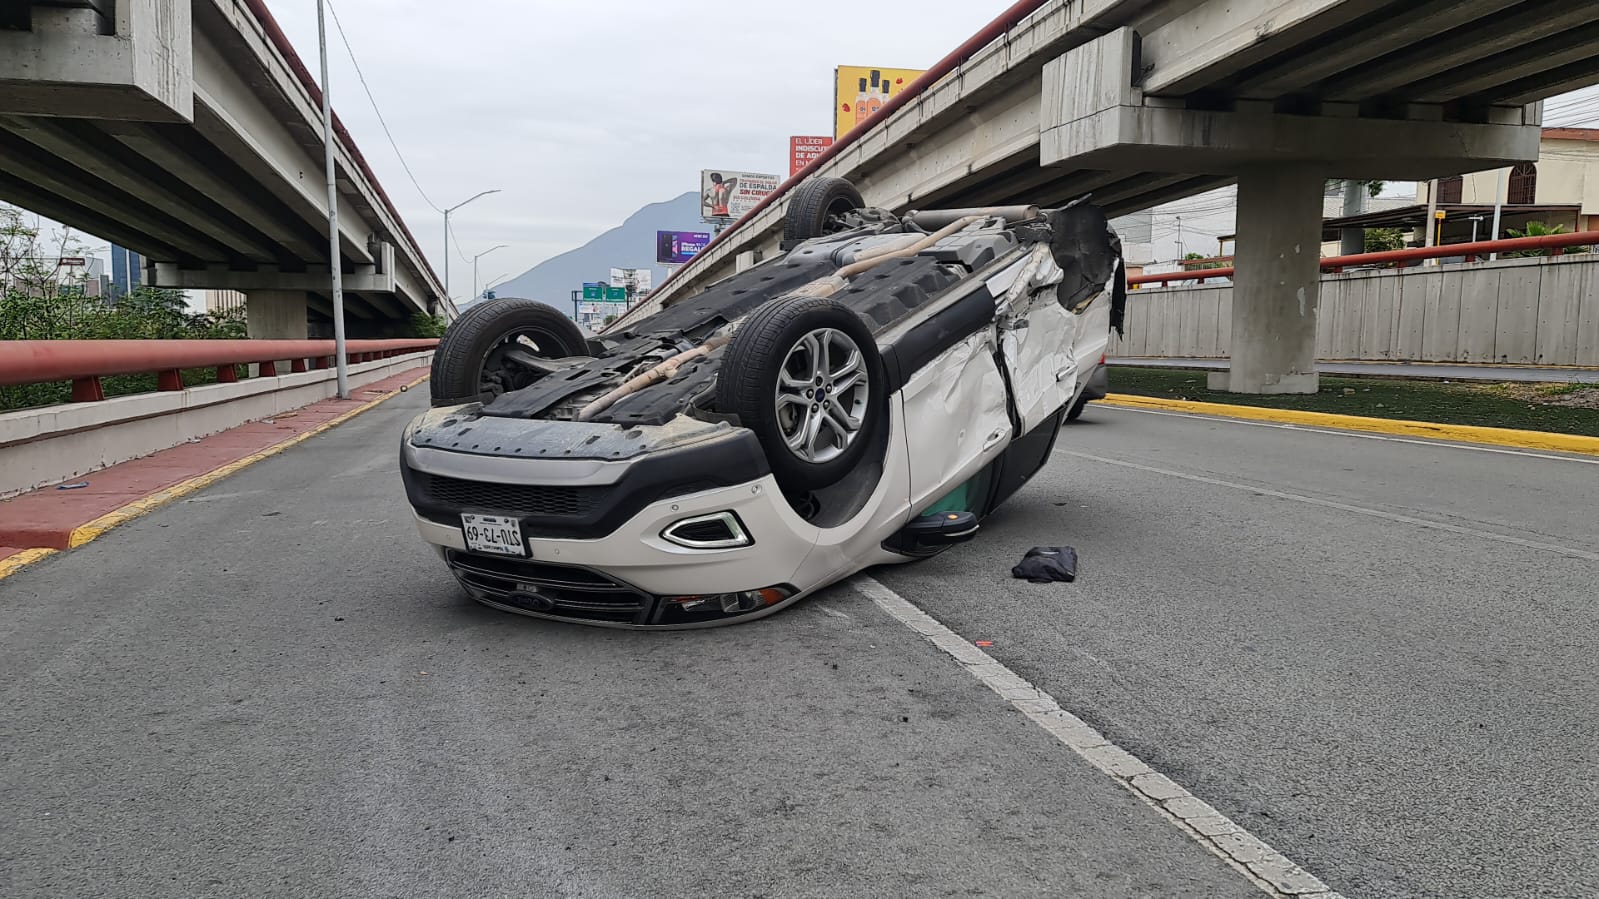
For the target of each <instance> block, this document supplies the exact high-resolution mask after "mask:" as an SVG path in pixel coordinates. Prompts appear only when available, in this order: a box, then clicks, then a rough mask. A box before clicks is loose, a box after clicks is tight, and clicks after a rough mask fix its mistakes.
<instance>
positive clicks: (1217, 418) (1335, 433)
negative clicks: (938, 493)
mask: <svg viewBox="0 0 1599 899" xmlns="http://www.w3.org/2000/svg"><path fill="white" fill-rule="evenodd" d="M1095 408H1098V409H1105V410H1112V409H1113V410H1115V411H1117V412H1137V413H1139V414H1140V415H1169V416H1171V417H1172V418H1192V419H1194V420H1195V421H1209V422H1220V423H1222V424H1229V425H1244V426H1245V427H1250V428H1276V429H1277V430H1279V431H1300V432H1303V433H1306V434H1326V435H1328V436H1330V437H1357V438H1359V439H1361V440H1387V441H1390V442H1392V443H1409V444H1413V445H1415V446H1434V447H1443V448H1445V449H1457V450H1469V451H1470V452H1474V453H1496V454H1498V455H1501V456H1526V457H1527V458H1529V459H1549V460H1552V461H1555V462H1581V463H1582V464H1584V465H1599V459H1585V458H1583V457H1582V456H1557V455H1554V454H1552V453H1535V452H1532V451H1531V450H1518V449H1504V448H1502V447H1497V446H1478V445H1476V444H1472V443H1451V442H1450V441H1448V440H1422V439H1418V438H1414V437H1395V436H1392V435H1389V434H1368V433H1365V432H1363V431H1344V430H1339V429H1337V428H1312V427H1307V426H1305V425H1295V424H1284V423H1281V422H1270V421H1250V420H1248V419H1244V418H1228V417H1226V416H1224V415H1219V414H1218V415H1200V414H1198V413H1195V412H1167V411H1164V410H1161V409H1134V408H1131V407H1129V406H1103V405H1102V406H1097V407H1095Z"/></svg>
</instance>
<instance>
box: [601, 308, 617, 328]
mask: <svg viewBox="0 0 1599 899" xmlns="http://www.w3.org/2000/svg"><path fill="white" fill-rule="evenodd" d="M614 321H616V313H614V312H613V313H611V314H610V315H607V316H606V317H605V321H604V322H602V324H604V325H605V327H607V328H609V327H610V326H611V322H614Z"/></svg>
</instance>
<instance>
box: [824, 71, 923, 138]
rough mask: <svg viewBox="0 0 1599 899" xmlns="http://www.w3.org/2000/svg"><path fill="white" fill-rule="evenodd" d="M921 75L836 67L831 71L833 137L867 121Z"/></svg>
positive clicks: (909, 72)
mask: <svg viewBox="0 0 1599 899" xmlns="http://www.w3.org/2000/svg"><path fill="white" fill-rule="evenodd" d="M921 74H922V70H921V69H883V68H876V67H872V66H839V67H838V68H836V69H834V70H833V137H835V138H838V137H843V136H844V135H845V133H847V132H848V131H849V130H850V129H851V128H854V127H855V126H856V125H859V124H860V123H861V122H864V121H866V120H867V119H869V118H871V117H872V115H873V114H874V113H876V112H877V111H878V110H879V109H882V108H883V104H885V103H887V102H888V101H889V99H890V98H892V97H895V96H898V95H899V92H900V91H902V90H904V89H905V86H906V85H908V84H910V83H911V82H912V81H915V80H916V79H917V78H918V77H920V76H921Z"/></svg>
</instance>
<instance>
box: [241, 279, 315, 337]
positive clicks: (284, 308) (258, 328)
mask: <svg viewBox="0 0 1599 899" xmlns="http://www.w3.org/2000/svg"><path fill="white" fill-rule="evenodd" d="M244 310H245V321H246V327H247V329H248V333H249V335H250V336H251V337H252V338H258V339H261V338H270V339H277V340H304V339H305V338H306V335H307V333H309V332H308V330H307V325H306V299H305V292H304V291H299V290H252V291H250V292H249V294H248V295H247V297H246V301H245V306H244Z"/></svg>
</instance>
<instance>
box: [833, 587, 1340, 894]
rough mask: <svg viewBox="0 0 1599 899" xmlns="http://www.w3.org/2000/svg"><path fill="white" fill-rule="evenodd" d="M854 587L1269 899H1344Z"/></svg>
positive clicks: (1031, 691)
mask: <svg viewBox="0 0 1599 899" xmlns="http://www.w3.org/2000/svg"><path fill="white" fill-rule="evenodd" d="M849 583H850V585H851V586H852V587H854V588H855V589H856V590H857V591H859V592H860V593H861V594H862V595H864V596H866V597H867V598H868V599H870V600H872V602H874V603H876V604H877V606H878V607H879V608H881V609H882V610H883V611H885V612H887V613H888V614H889V615H890V616H892V617H893V618H895V619H896V620H898V621H899V622H900V623H902V624H904V625H905V626H906V627H909V628H910V629H911V630H913V631H915V632H917V633H918V634H921V635H922V636H923V637H924V638H926V639H927V641H928V642H929V643H932V644H933V645H934V646H936V647H938V648H939V649H941V650H943V651H944V653H945V654H947V655H948V656H950V658H953V659H954V660H955V661H956V662H958V663H960V665H961V667H963V668H965V669H966V671H967V672H968V673H969V674H971V675H972V676H973V677H975V678H977V679H978V680H979V681H981V682H982V683H983V685H984V686H986V687H988V688H989V689H990V690H993V691H994V692H995V693H998V694H999V696H1000V697H1001V698H1002V699H1004V700H1006V701H1007V702H1009V703H1010V704H1011V705H1012V706H1013V707H1014V708H1015V709H1016V710H1017V711H1019V712H1021V713H1022V714H1024V715H1026V716H1027V717H1028V718H1029V719H1030V720H1032V721H1033V722H1034V723H1035V724H1037V725H1039V726H1040V727H1042V728H1044V730H1047V731H1049V733H1050V734H1051V735H1052V736H1054V737H1055V739H1056V740H1058V741H1060V742H1061V743H1063V744H1065V746H1066V747H1067V748H1068V749H1070V750H1071V751H1072V752H1074V753H1076V754H1077V755H1078V756H1080V757H1081V758H1082V759H1083V760H1085V761H1087V762H1088V763H1089V764H1090V765H1093V766H1094V767H1095V768H1097V769H1098V770H1099V771H1100V772H1101V773H1103V774H1105V775H1106V776H1108V777H1109V778H1110V779H1112V780H1114V781H1115V782H1116V783H1118V784H1120V785H1121V786H1122V787H1123V788H1125V789H1127V790H1128V791H1129V792H1131V793H1132V794H1133V795H1135V796H1137V797H1138V798H1139V799H1141V800H1143V801H1144V802H1145V803H1146V804H1148V805H1149V806H1150V807H1152V808H1154V809H1155V811H1156V812H1158V813H1159V814H1160V815H1161V817H1162V818H1164V819H1165V820H1166V821H1168V822H1169V823H1171V824H1172V825H1174V826H1176V827H1177V828H1178V829H1179V830H1181V831H1182V832H1183V833H1185V834H1187V835H1188V836H1189V838H1190V839H1192V840H1193V841H1194V842H1196V843H1198V844H1199V845H1201V846H1203V847H1204V848H1205V849H1207V850H1208V851H1210V852H1211V853H1212V854H1214V855H1215V856H1216V857H1217V858H1220V859H1221V860H1222V861H1223V862H1225V863H1227V864H1228V865H1229V866H1231V867H1232V868H1233V869H1234V870H1236V871H1238V872H1239V873H1240V874H1242V875H1243V876H1244V877H1246V878H1248V880H1249V882H1250V883H1253V884H1254V885H1255V886H1256V887H1258V888H1260V889H1261V890H1262V891H1263V892H1265V893H1266V894H1267V895H1270V896H1274V897H1278V899H1284V897H1295V899H1342V897H1341V896H1340V895H1339V894H1338V893H1336V892H1334V891H1333V890H1332V888H1331V887H1329V886H1327V884H1325V883H1323V882H1322V881H1321V880H1320V879H1319V878H1317V877H1316V876H1315V875H1313V874H1311V873H1309V872H1308V871H1306V870H1305V869H1304V868H1302V867H1300V866H1299V865H1297V864H1295V863H1294V862H1293V861H1292V860H1290V859H1289V858H1288V857H1287V856H1284V855H1283V854H1282V853H1280V852H1278V851H1277V850H1275V849H1273V848H1272V847H1271V846H1269V845H1267V844H1266V842H1265V841H1264V840H1261V839H1260V838H1259V837H1256V836H1255V835H1254V834H1252V833H1250V832H1249V831H1247V830H1245V829H1244V828H1242V827H1240V826H1238V825H1237V824H1236V823H1234V822H1233V821H1232V819H1230V818H1228V817H1227V816H1226V815H1224V814H1222V813H1221V812H1219V811H1217V810H1216V809H1215V808H1213V807H1212V806H1211V805H1210V804H1208V803H1206V802H1205V801H1203V800H1201V799H1199V798H1198V797H1196V796H1194V795H1193V794H1192V793H1190V792H1188V790H1187V789H1185V788H1184V787H1183V786H1182V785H1181V784H1178V783H1177V782H1176V781H1173V780H1172V779H1171V778H1169V777H1167V776H1165V775H1164V774H1160V773H1158V772H1156V771H1155V770H1154V769H1152V768H1150V767H1149V766H1148V765H1147V764H1145V763H1144V762H1143V761H1142V760H1140V759H1139V758H1138V757H1137V756H1135V755H1133V754H1132V753H1130V752H1127V751H1126V750H1124V749H1122V748H1121V747H1119V746H1117V745H1116V744H1114V743H1112V742H1111V741H1109V740H1107V739H1105V737H1104V735H1103V734H1101V733H1100V732H1099V731H1097V730H1095V729H1094V728H1093V727H1092V726H1090V725H1089V724H1088V723H1087V722H1085V721H1083V720H1082V719H1081V718H1078V717H1077V716H1076V715H1073V714H1072V713H1071V712H1068V711H1066V710H1065V709H1063V708H1061V707H1060V703H1058V702H1056V701H1055V698H1054V697H1053V696H1051V695H1049V694H1048V693H1047V692H1045V691H1043V690H1040V689H1039V688H1038V687H1036V686H1034V685H1033V684H1032V683H1030V682H1028V681H1027V680H1026V679H1024V678H1022V677H1021V676H1019V675H1017V674H1016V673H1015V672H1013V671H1011V670H1010V669H1009V668H1007V667H1006V666H1005V665H1003V664H1001V663H1000V662H999V661H998V660H997V659H995V658H994V657H993V656H991V655H989V654H988V653H986V652H983V651H982V650H981V649H979V648H977V647H976V646H975V645H973V644H972V643H971V641H969V640H967V639H965V638H964V637H962V636H961V635H959V634H957V633H955V632H954V631H952V630H950V629H949V628H948V627H945V626H944V624H943V623H942V622H940V621H939V620H938V619H936V618H934V617H933V616H931V615H929V614H927V613H926V612H924V611H922V610H921V609H920V608H918V607H917V606H916V605H914V604H913V603H911V602H910V601H909V600H907V599H905V598H904V597H902V596H900V595H899V594H898V593H895V592H894V591H893V590H890V589H889V588H887V587H885V586H883V585H882V584H881V583H879V582H877V581H876V580H873V579H872V578H870V577H867V576H865V575H857V576H856V577H855V578H854V579H853V580H851V581H850V582H849Z"/></svg>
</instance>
